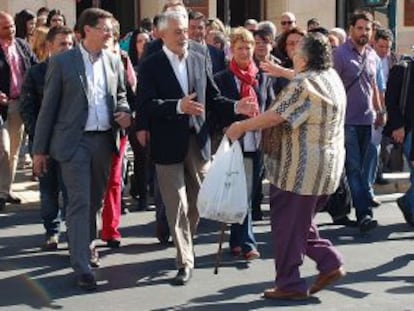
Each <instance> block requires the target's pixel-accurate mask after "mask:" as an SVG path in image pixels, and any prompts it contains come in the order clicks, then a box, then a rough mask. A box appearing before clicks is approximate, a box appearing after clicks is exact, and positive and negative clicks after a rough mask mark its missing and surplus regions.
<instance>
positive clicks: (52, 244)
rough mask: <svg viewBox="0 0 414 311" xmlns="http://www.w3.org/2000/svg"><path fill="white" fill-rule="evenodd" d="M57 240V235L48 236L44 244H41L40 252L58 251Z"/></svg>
mask: <svg viewBox="0 0 414 311" xmlns="http://www.w3.org/2000/svg"><path fill="white" fill-rule="evenodd" d="M58 243H59V238H58V236H57V235H52V236H49V237H48V238H47V239H46V242H45V244H43V245H42V246H41V247H40V248H41V250H42V251H45V252H48V251H56V250H57V249H58Z"/></svg>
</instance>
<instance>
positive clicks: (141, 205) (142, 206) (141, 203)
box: [137, 198, 148, 211]
mask: <svg viewBox="0 0 414 311" xmlns="http://www.w3.org/2000/svg"><path fill="white" fill-rule="evenodd" d="M147 209H148V201H147V199H144V198H139V199H138V205H137V211H146V210H147Z"/></svg>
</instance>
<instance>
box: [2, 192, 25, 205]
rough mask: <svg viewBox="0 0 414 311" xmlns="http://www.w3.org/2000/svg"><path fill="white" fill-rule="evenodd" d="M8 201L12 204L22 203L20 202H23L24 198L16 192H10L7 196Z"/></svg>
mask: <svg viewBox="0 0 414 311" xmlns="http://www.w3.org/2000/svg"><path fill="white" fill-rule="evenodd" d="M6 201H7V202H8V203H11V204H20V203H22V200H21V199H20V198H19V197H17V196H16V195H15V194H14V193H10V194H9V195H8V196H7V199H6Z"/></svg>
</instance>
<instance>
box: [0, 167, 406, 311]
mask: <svg viewBox="0 0 414 311" xmlns="http://www.w3.org/2000/svg"><path fill="white" fill-rule="evenodd" d="M25 174H26V175H25ZM28 175H29V173H28V172H27V171H23V172H20V173H19V176H18V182H17V184H16V187H15V189H16V192H17V193H18V194H19V195H20V196H22V197H23V198H24V200H25V203H24V204H23V205H21V206H17V205H16V206H8V207H7V209H6V211H4V212H3V213H0V309H2V310H3V309H4V310H10V311H11V310H31V309H46V310H47V309H55V310H57V309H64V310H94V311H98V310H140V311H141V310H160V311H161V310H195V311H210V310H226V311H233V310H237V311H239V310H240V311H241V310H293V309H294V310H376V311H379V310H402V311H408V310H414V230H413V228H411V227H409V226H408V225H406V224H405V223H404V222H403V218H402V216H401V213H400V211H399V210H398V207H397V205H396V204H395V203H394V200H395V198H396V197H398V194H391V195H381V196H380V197H379V198H380V199H381V200H383V202H384V203H383V204H382V205H381V207H379V208H377V209H376V210H375V215H376V218H377V219H378V221H379V223H380V227H379V228H378V229H376V231H375V232H372V233H371V234H369V235H365V236H362V235H360V234H359V233H358V232H357V230H356V229H352V228H344V227H341V226H332V225H329V222H330V219H329V216H328V215H327V214H320V215H319V216H318V223H319V224H320V225H321V226H320V229H321V234H322V235H323V236H325V237H328V238H330V239H331V240H332V242H333V243H334V244H335V245H337V246H338V248H339V250H340V251H341V252H342V253H343V254H344V256H345V259H346V265H345V267H346V269H347V271H348V275H347V276H346V277H345V278H344V279H343V280H341V281H340V282H339V283H338V284H337V285H335V286H333V287H331V288H329V289H327V290H324V291H322V292H320V293H318V294H317V295H316V296H315V297H313V298H312V299H310V300H309V301H306V302H286V301H268V300H265V299H264V298H263V297H262V292H263V290H264V289H266V288H268V287H271V286H272V285H273V279H274V267H273V260H272V248H271V242H270V234H269V232H270V226H269V219H268V217H267V214H268V205H266V204H265V205H263V206H264V210H265V212H266V217H265V220H263V221H261V222H256V223H255V228H254V230H255V233H256V238H257V240H258V242H259V249H260V251H261V253H262V258H261V259H259V260H256V261H254V262H252V263H250V264H248V263H246V262H245V261H242V260H234V259H233V258H232V257H231V256H230V255H229V253H228V245H227V243H225V244H224V253H223V256H222V258H223V262H222V265H221V268H220V270H219V273H218V275H214V274H213V267H214V261H215V253H216V250H217V240H218V236H219V225H218V224H217V223H214V222H208V221H203V222H202V224H201V226H200V230H199V234H198V237H197V239H196V247H195V252H196V257H197V258H196V269H195V271H194V277H193V279H192V280H191V282H190V283H189V284H188V285H187V286H185V287H174V286H172V285H170V283H169V280H170V279H171V278H172V277H173V276H174V275H175V273H176V271H175V269H174V256H175V252H174V248H173V247H167V248H166V247H163V246H160V245H159V244H158V243H157V240H156V239H155V238H154V237H153V233H154V211H145V212H132V213H129V214H128V215H125V216H123V217H122V230H121V232H122V234H123V236H124V237H123V239H122V243H123V244H122V247H121V248H120V249H117V250H111V249H109V248H107V247H104V246H103V244H102V247H100V254H101V257H102V267H101V268H99V269H98V270H96V275H97V279H98V283H99V285H100V286H99V289H98V291H97V292H94V293H84V292H82V291H81V290H78V289H77V288H76V287H75V279H74V278H73V275H72V270H71V269H70V268H69V257H68V250H67V245H66V243H62V244H61V245H60V250H59V251H57V252H49V253H45V252H40V251H39V245H40V244H41V243H42V242H43V228H42V226H41V225H40V221H39V218H40V215H39V211H38V209H37V208H36V206H37V200H38V197H37V194H36V187H37V186H36V183H34V182H28V181H27V180H29V179H30V177H29V176H28ZM131 203H133V202H131ZM227 239H228V237H226V241H227ZM301 271H302V274H303V276H304V277H305V278H307V281H308V283H309V284H310V283H311V282H312V281H313V280H314V278H315V276H316V270H315V267H314V264H313V262H311V261H310V260H309V259H308V258H306V259H305V263H304V265H303V268H302V270H301Z"/></svg>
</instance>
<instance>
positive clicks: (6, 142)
mask: <svg viewBox="0 0 414 311" xmlns="http://www.w3.org/2000/svg"><path fill="white" fill-rule="evenodd" d="M15 34H16V26H15V24H14V20H13V18H12V17H11V16H10V14H8V13H6V12H3V11H0V114H1V116H2V118H3V121H4V122H5V123H4V127H3V135H2V136H1V139H2V144H3V146H4V152H5V154H4V156H3V157H2V158H0V210H2V209H4V207H5V206H6V203H7V202H8V203H20V199H19V198H18V197H16V196H15V194H14V193H13V192H12V191H11V186H12V184H13V180H14V176H15V174H16V167H17V161H18V155H19V149H20V144H21V140H22V136H23V122H22V119H21V117H20V112H19V97H20V89H21V85H22V84H23V79H24V74H25V72H26V71H27V70H28V69H29V68H30V66H32V65H34V64H36V63H37V59H36V56H35V55H34V54H33V52H32V50H31V49H30V47H29V45H28V44H27V42H26V41H24V40H22V39H20V38H16V37H15Z"/></svg>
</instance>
